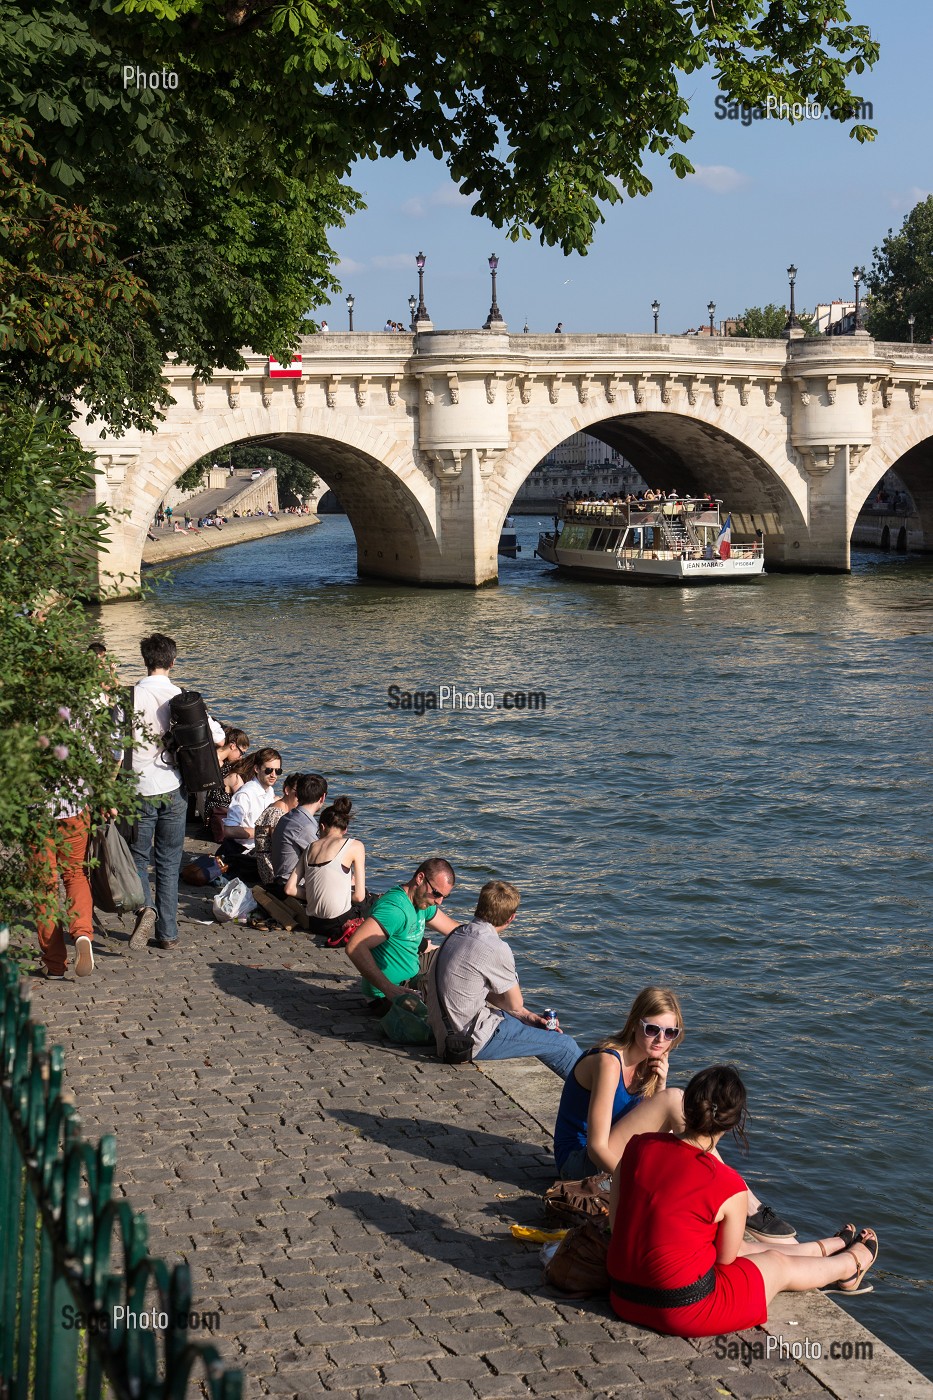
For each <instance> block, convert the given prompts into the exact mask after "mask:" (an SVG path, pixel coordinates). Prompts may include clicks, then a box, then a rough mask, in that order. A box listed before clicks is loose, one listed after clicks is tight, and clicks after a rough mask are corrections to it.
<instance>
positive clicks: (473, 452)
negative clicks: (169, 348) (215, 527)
mask: <svg viewBox="0 0 933 1400" xmlns="http://www.w3.org/2000/svg"><path fill="white" fill-rule="evenodd" d="M299 351H300V356H301V366H300V373H297V374H296V377H293V378H278V377H272V376H271V374H270V363H269V361H268V359H267V358H266V357H265V356H259V355H254V354H252V353H250V352H244V357H245V359H246V368H245V369H244V370H242V371H239V372H232V371H225V370H219V371H217V373H216V374H215V375H214V377H213V379H212V380H211V381H210V382H209V383H205V382H203V381H202V380H199V379H197V378H195V377H193V376H192V373H191V370H190V368H188V367H186V366H184V365H177V364H172V365H169V366H167V367H166V377H167V379H168V382H169V385H170V388H171V393H172V395H173V397H174V400H175V402H174V404H173V405H172V407H171V408H169V409H168V411H167V413H166V417H165V420H164V422H163V423H162V424H161V426H160V427H159V430H158V432H156V433H152V434H139V435H135V436H126V437H123V438H119V439H109V438H104V439H102V438H101V437H100V436H99V435H98V434H97V432H96V430H95V429H94V428H93V427H92V428H89V427H87V425H86V424H85V425H82V427H81V428H80V429H79V436H80V437H81V440H82V442H83V443H84V445H85V446H87V447H89V448H91V449H92V450H93V451H94V452H95V453H96V455H97V459H98V462H99V465H100V467H101V468H102V475H101V477H100V479H99V480H100V484H99V488H98V496H99V499H100V500H102V501H106V502H108V503H109V504H111V505H112V506H113V507H114V508H115V509H116V510H117V511H120V512H122V514H121V515H120V516H119V517H118V520H119V523H118V524H117V525H116V526H115V528H114V531H113V540H112V544H111V548H110V552H109V555H108V556H107V557H105V558H104V559H103V560H102V565H101V573H102V583H103V584H104V585H106V586H109V587H111V588H112V587H114V586H116V587H117V588H118V590H119V591H120V592H123V593H126V592H131V591H132V590H133V589H135V588H136V587H137V586H138V582H139V569H140V557H141V553H142V545H143V541H144V540H145V537H146V529H147V525H148V523H149V521H150V520H151V518H152V516H153V514H154V512H155V510H156V507H157V506H158V504H159V501H160V500H161V499H162V497H163V496H164V494H165V492H166V491H167V489H168V488H169V487H170V486H171V485H172V484H173V483H174V482H175V481H176V480H177V478H178V477H179V476H180V474H181V473H182V472H183V471H184V470H185V468H186V467H189V466H190V465H191V464H192V462H194V461H196V460H197V458H199V457H201V456H203V455H204V454H205V453H218V454H219V453H220V452H222V450H223V449H224V448H225V447H227V446H228V445H230V444H232V443H237V442H244V441H252V442H263V443H268V444H270V445H274V446H275V448H276V449H277V450H279V451H281V452H286V453H288V454H290V455H292V456H294V457H297V458H299V459H300V460H301V461H304V462H307V463H309V464H310V465H311V466H313V468H314V470H315V471H316V472H317V473H318V475H319V476H320V477H321V478H322V480H323V481H325V482H326V483H327V485H328V486H331V487H333V488H334V489H335V491H336V492H337V493H338V495H339V497H340V500H341V501H342V503H343V505H344V507H345V508H346V511H347V514H348V516H349V518H350V522H351V524H352V526H353V530H354V533H355V536H356V542H357V562H358V569H359V572H360V573H361V574H371V575H377V576H379V577H382V578H390V579H398V580H403V581H406V582H410V583H419V584H435V585H464V586H468V587H476V586H478V585H481V584H486V583H492V582H494V581H495V580H496V577H497V555H496V547H497V543H498V539H499V531H500V528H501V525H502V522H503V520H504V518H505V516H506V514H507V513H508V511H509V507H510V505H511V503H512V500H513V498H514V496H515V494H516V492H517V490H518V488H519V487H520V486H521V484H522V482H523V481H524V480H525V478H526V477H527V475H528V474H529V472H530V471H531V470H532V468H533V467H535V466H536V465H537V463H538V462H540V460H541V458H542V457H543V456H544V455H545V453H547V452H548V451H549V450H550V449H551V448H552V447H555V446H556V445H557V444H558V443H559V442H561V441H563V439H564V438H566V437H569V435H570V434H571V433H573V432H576V431H578V430H581V429H585V430H586V431H588V432H590V433H593V434H594V435H595V436H596V437H598V438H601V439H602V440H603V441H604V442H606V443H608V444H609V445H610V446H613V447H617V448H619V449H620V450H621V451H622V452H624V453H625V455H626V456H627V457H628V458H629V460H630V461H631V462H632V463H633V464H634V466H635V467H636V468H637V469H638V470H639V471H640V472H641V474H642V476H644V477H645V479H646V480H647V481H648V482H649V483H651V484H652V485H656V486H660V487H664V488H666V489H670V488H672V487H673V488H676V490H677V491H678V492H680V493H690V494H695V493H697V492H700V491H711V492H712V493H713V495H715V496H718V497H721V498H722V500H723V501H724V502H725V505H726V508H727V509H728V510H730V511H731V512H732V516H733V525H734V530H735V534H734V538H739V539H741V538H743V537H749V538H751V537H752V536H753V534H754V531H755V530H756V529H761V530H763V531H764V535H765V557H766V561H767V564H768V566H769V567H771V568H792V569H826V570H843V571H844V570H846V569H848V567H849V540H850V537H851V534H852V529H853V526H854V523H855V519H856V516H857V515H858V512H859V510H860V508H861V506H862V504H863V502H864V501H865V500H866V498H867V497H868V496H869V494H870V493H871V491H872V489H873V488H874V487H875V485H876V483H877V482H878V481H879V479H880V478H881V477H882V476H883V474H884V473H885V471H887V470H888V468H889V467H896V468H897V472H898V475H899V476H900V478H901V479H902V481H903V482H904V483H905V485H906V487H907V489H908V490H909V491H910V493H911V495H912V496H913V499H914V502H915V504H916V508H917V513H918V516H919V519H920V523H921V529H922V539H923V543H924V547H925V548H927V549H933V347H931V346H912V345H893V344H882V343H880V342H875V341H873V340H872V339H871V338H870V337H869V336H867V335H865V334H864V333H860V334H858V335H856V336H852V337H834V338H831V339H827V340H822V339H821V340H803V339H791V340H787V341H785V340H776V341H771V340H736V339H732V338H722V339H719V338H713V339H709V340H705V339H704V340H700V339H696V338H694V337H686V336H680V337H678V336H664V335H508V334H506V333H504V332H503V333H500V332H498V331H496V330H495V329H493V330H489V331H435V330H424V329H421V330H420V331H418V332H417V333H415V334H411V335H408V334H405V335H400V334H395V335H386V334H372V335H371V334H367V333H350V334H342V333H340V334H335V333H333V332H331V333H329V334H324V335H318V336H314V337H309V338H307V339H305V340H303V341H302V343H301V345H300V347H299ZM293 368H295V369H296V371H297V364H296V365H295V366H294V367H293Z"/></svg>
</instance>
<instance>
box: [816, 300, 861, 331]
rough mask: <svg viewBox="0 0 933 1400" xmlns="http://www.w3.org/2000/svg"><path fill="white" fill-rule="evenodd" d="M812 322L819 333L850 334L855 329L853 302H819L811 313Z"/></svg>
mask: <svg viewBox="0 0 933 1400" xmlns="http://www.w3.org/2000/svg"><path fill="white" fill-rule="evenodd" d="M863 304H864V303H863ZM813 323H814V325H815V326H816V328H817V330H818V331H819V332H820V334H821V335H852V333H853V332H854V330H855V302H854V301H828V302H826V301H823V302H820V303H819V305H818V306H817V308H816V310H815V311H814V313H813Z"/></svg>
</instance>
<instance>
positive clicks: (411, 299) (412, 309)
mask: <svg viewBox="0 0 933 1400" xmlns="http://www.w3.org/2000/svg"><path fill="white" fill-rule="evenodd" d="M408 310H409V311H410V313H411V329H412V330H414V329H415V294H414V292H412V294H411V296H410V297H409V298H408Z"/></svg>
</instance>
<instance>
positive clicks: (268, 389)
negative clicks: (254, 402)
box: [262, 379, 272, 408]
mask: <svg viewBox="0 0 933 1400" xmlns="http://www.w3.org/2000/svg"><path fill="white" fill-rule="evenodd" d="M262 406H263V408H271V406H272V380H271V379H264V380H263V381H262Z"/></svg>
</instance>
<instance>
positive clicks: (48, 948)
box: [35, 812, 94, 976]
mask: <svg viewBox="0 0 933 1400" xmlns="http://www.w3.org/2000/svg"><path fill="white" fill-rule="evenodd" d="M57 826H58V836H59V846H58V849H56V844H55V842H54V841H52V840H50V841H49V843H48V845H47V846H46V848H45V850H44V851H38V852H37V853H36V865H35V869H36V872H37V874H38V876H39V879H40V881H41V883H42V884H43V886H44V887H45V890H46V895H45V898H44V899H42V901H41V903H40V904H39V905H38V907H37V908H36V931H37V933H38V935H39V948H40V950H41V952H42V961H43V962H44V963H45V966H46V968H47V970H48V971H49V972H50V973H51V974H52V975H53V976H58V975H59V974H60V973H62V972H64V971H65V969H66V967H67V966H68V953H67V949H66V947H65V935H64V933H63V932H62V926H61V923H60V922H59V921H58V920H57V919H56V918H55V917H54V914H53V913H52V910H53V909H54V907H55V898H56V895H57V891H58V877H59V876H61V878H62V880H63V881H64V885H65V894H66V896H67V898H68V932H69V933H70V934H71V937H72V940H74V939H77V938H82V937H86V938H90V939H93V937H94V901H93V899H92V897H91V886H90V882H89V881H88V878H87V871H86V870H85V868H84V858H85V856H86V855H87V842H88V836H89V835H90V831H91V814H90V812H80V813H79V814H78V816H76V817H66V818H65V819H64V820H63V821H60V822H58V823H57Z"/></svg>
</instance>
